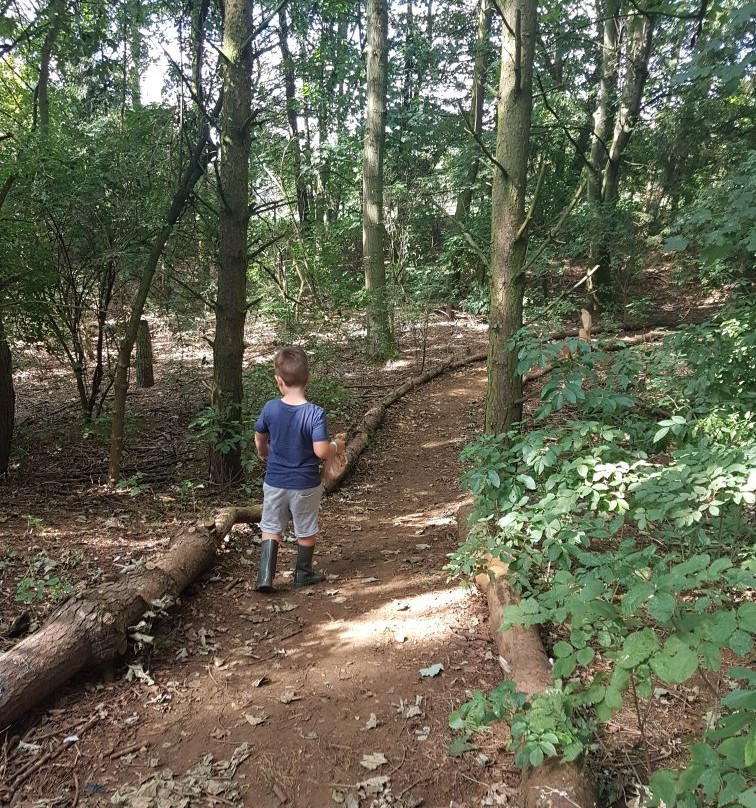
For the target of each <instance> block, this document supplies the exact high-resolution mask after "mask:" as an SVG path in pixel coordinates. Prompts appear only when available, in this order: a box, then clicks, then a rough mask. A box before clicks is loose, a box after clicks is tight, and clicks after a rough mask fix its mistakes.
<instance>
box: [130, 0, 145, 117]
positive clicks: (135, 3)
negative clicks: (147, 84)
mask: <svg viewBox="0 0 756 808" xmlns="http://www.w3.org/2000/svg"><path fill="white" fill-rule="evenodd" d="M127 12H128V15H129V17H128V20H127V25H128V27H129V30H128V36H129V49H130V51H131V53H130V56H131V60H130V62H129V76H128V88H129V94H130V96H131V108H132V109H141V107H142V88H141V86H140V79H141V75H142V59H143V55H144V44H143V42H142V24H143V22H144V7H143V6H142V0H130V3H129V4H128V6H127Z"/></svg>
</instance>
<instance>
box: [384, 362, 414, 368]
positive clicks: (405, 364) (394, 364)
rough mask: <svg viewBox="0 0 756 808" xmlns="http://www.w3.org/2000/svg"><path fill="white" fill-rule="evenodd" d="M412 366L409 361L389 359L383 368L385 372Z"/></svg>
mask: <svg viewBox="0 0 756 808" xmlns="http://www.w3.org/2000/svg"><path fill="white" fill-rule="evenodd" d="M411 364H413V361H412V360H410V359H390V360H389V361H388V362H386V363H385V364H384V365H383V367H384V369H385V370H400V369H401V368H406V367H409V366H410V365H411Z"/></svg>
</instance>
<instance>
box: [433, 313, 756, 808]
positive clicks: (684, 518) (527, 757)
mask: <svg viewBox="0 0 756 808" xmlns="http://www.w3.org/2000/svg"><path fill="white" fill-rule="evenodd" d="M560 349H561V346H556V347H553V346H549V345H543V344H541V343H540V342H539V341H538V340H537V339H535V338H534V337H533V336H532V335H530V334H528V333H527V332H525V333H523V334H522V335H521V336H520V338H519V359H520V367H519V371H520V372H522V373H524V372H526V371H527V370H529V369H531V368H532V367H534V366H545V365H548V364H552V363H556V364H555V368H554V370H553V371H552V372H551V374H550V376H549V378H548V380H547V382H546V384H544V386H543V390H542V393H541V401H540V406H539V408H538V409H537V411H536V413H535V415H534V418H533V422H532V423H531V424H528V427H527V430H524V431H520V430H515V431H512V432H510V433H509V434H507V435H496V436H492V435H484V436H481V437H480V438H479V439H478V440H477V441H476V442H475V443H473V444H472V445H470V446H468V447H466V448H465V449H464V451H463V459H464V460H465V461H466V462H467V464H468V470H467V471H466V474H465V477H464V482H465V484H466V486H467V487H468V488H469V489H470V490H472V492H473V493H474V496H475V506H476V511H475V514H474V516H473V529H472V530H471V532H470V535H469V538H468V540H467V541H466V542H465V543H464V544H463V545H461V546H460V547H459V548H458V550H457V551H456V552H455V553H454V554H453V555H452V556H451V557H450V562H449V565H448V568H449V569H450V571H451V572H452V573H454V574H456V575H458V576H468V575H470V574H473V573H474V572H476V571H478V570H479V569H480V568H481V566H483V565H484V560H485V557H487V556H488V555H489V554H490V555H492V556H494V557H497V558H501V559H502V560H503V561H505V562H506V563H507V564H508V565H509V582H510V585H511V586H512V588H513V589H514V591H515V592H516V593H517V594H518V595H519V598H520V599H519V603H518V604H517V605H516V606H510V607H508V608H507V609H505V612H504V618H503V625H502V629H506V628H508V627H510V626H513V625H521V626H533V625H538V626H544V627H547V628H549V629H550V630H551V631H552V632H553V633H555V634H556V635H557V636H558V638H559V639H558V641H557V642H556V643H555V645H554V647H553V656H554V667H553V675H554V684H553V687H552V688H550V689H549V690H548V691H546V692H545V693H541V694H538V695H536V696H535V697H533V698H532V699H531V700H530V701H527V700H526V699H525V697H524V696H523V695H522V694H518V693H516V692H515V691H514V689H513V687H511V686H507V687H499V688H497V689H496V690H495V691H493V692H492V693H490V694H488V695H484V694H482V693H476V694H475V697H474V698H473V699H472V700H471V701H470V702H468V703H467V704H465V705H463V706H462V707H461V708H460V709H459V710H457V711H455V713H453V714H452V716H451V718H450V725H451V727H452V729H455V730H457V731H458V732H460V733H461V737H463V738H465V740H467V741H468V742H469V740H470V738H471V737H472V735H473V734H474V732H476V731H478V730H480V729H482V728H484V727H485V726H486V725H487V724H488V723H490V722H491V721H494V720H499V719H502V718H503V719H506V720H507V721H508V722H509V723H510V725H511V729H512V746H511V749H512V751H513V752H514V753H515V755H516V762H517V764H518V765H520V766H525V765H531V766H537V765H539V764H540V763H541V762H542V761H543V760H544V759H546V758H549V757H556V756H559V757H561V758H563V759H566V760H574V759H576V758H577V757H579V756H580V755H582V754H583V753H586V752H588V751H589V750H590V748H591V745H592V742H593V740H592V739H593V738H594V736H595V730H596V726H597V724H599V723H601V722H606V721H609V720H610V719H611V718H612V717H613V716H614V715H615V714H616V713H617V712H618V711H619V710H620V709H622V708H623V707H629V708H630V709H632V710H633V711H634V712H635V713H636V715H637V719H638V723H639V729H640V732H641V741H642V746H643V748H644V750H645V768H646V778H647V780H648V787H646V789H645V800H644V802H643V803H642V804H645V805H649V806H651V805H661V804H664V805H666V806H667V808H673V806H679V808H697V807H698V806H703V805H706V806H717V808H725V806H746V808H753V807H754V806H756V787H755V786H754V785H753V782H754V777H755V776H756V722H754V718H756V674H754V673H753V672H752V671H751V670H749V668H748V667H747V663H748V660H749V657H750V655H751V654H752V651H753V637H754V634H756V603H754V602H753V592H754V582H755V580H756V579H755V577H754V571H756V558H755V554H754V544H753V532H752V530H753V514H754V503H755V502H756V437H755V436H754V429H753V427H754V418H755V417H756V406H755V405H756V380H755V379H754V376H753V372H752V365H751V361H752V360H751V358H752V357H753V356H754V355H756V312H755V311H754V307H753V306H751V305H750V302H749V301H748V300H743V301H740V302H736V303H735V304H734V305H733V306H732V307H731V308H730V309H729V310H728V311H727V312H726V313H724V314H722V315H721V316H720V317H718V318H717V319H716V320H714V321H712V322H710V323H707V324H704V325H697V326H689V327H686V328H683V329H681V330H680V331H679V332H677V333H676V334H674V335H672V336H670V337H668V338H667V339H665V340H664V342H663V344H661V345H660V346H657V347H656V348H651V347H648V346H644V347H643V348H642V349H623V350H619V351H608V350H602V349H600V348H596V347H595V346H594V345H593V344H588V343H585V342H580V341H577V340H575V341H574V343H573V344H571V345H570V354H571V356H570V358H568V359H567V360H559V359H558V356H557V353H558V350H560ZM554 413H560V418H559V421H558V423H557V422H556V421H555V419H553V417H552V416H553V414H554ZM732 657H736V658H740V659H742V660H743V663H744V664H743V665H742V666H738V667H734V668H732V669H730V670H729V676H728V678H727V679H726V681H727V682H728V683H729V686H730V688H731V690H730V692H727V693H726V694H725V695H724V696H721V697H720V695H719V694H716V695H715V699H716V702H715V704H714V705H713V707H712V709H711V710H710V711H709V713H708V725H707V727H706V729H705V731H704V733H703V735H702V737H701V739H700V741H699V742H697V743H695V744H693V745H692V746H691V747H690V749H689V756H688V763H687V765H686V766H685V768H684V769H682V770H680V771H675V770H668V769H667V770H665V769H662V770H658V771H653V764H652V760H651V755H650V753H649V746H648V738H647V729H648V728H647V726H646V721H647V720H648V719H647V716H648V711H647V710H646V709H644V708H642V704H643V703H647V702H648V700H650V699H652V698H653V697H654V691H655V689H656V687H657V684H658V683H665V684H668V685H680V684H682V683H684V682H688V681H689V680H691V679H692V678H693V677H694V676H697V675H698V676H703V680H704V681H707V680H706V677H705V672H706V671H720V670H722V669H723V666H725V667H726V665H725V662H726V660H728V659H730V658H732Z"/></svg>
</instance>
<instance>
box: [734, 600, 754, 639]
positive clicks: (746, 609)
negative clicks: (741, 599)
mask: <svg viewBox="0 0 756 808" xmlns="http://www.w3.org/2000/svg"><path fill="white" fill-rule="evenodd" d="M738 627H739V628H740V629H741V630H742V631H748V632H750V633H751V634H756V602H752V601H747V602H746V603H743V604H741V606H740V608H739V609H738Z"/></svg>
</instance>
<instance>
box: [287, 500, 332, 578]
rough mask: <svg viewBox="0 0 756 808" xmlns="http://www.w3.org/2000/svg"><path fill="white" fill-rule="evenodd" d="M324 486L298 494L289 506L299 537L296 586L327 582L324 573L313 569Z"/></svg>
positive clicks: (295, 576) (295, 572)
mask: <svg viewBox="0 0 756 808" xmlns="http://www.w3.org/2000/svg"><path fill="white" fill-rule="evenodd" d="M322 496H323V486H320V485H319V486H317V487H316V488H309V489H307V490H305V491H299V492H296V496H292V498H291V500H290V502H289V505H290V508H291V516H292V520H293V522H294V535H295V536H296V537H297V565H296V568H295V570H294V586H296V587H300V586H310V585H311V584H319V583H322V582H323V581H325V575H324V574H323V573H322V572H316V571H314V570H313V568H312V555H313V552H314V550H315V535H316V534H317V532H318V515H319V513H320V500H321V497H322Z"/></svg>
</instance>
